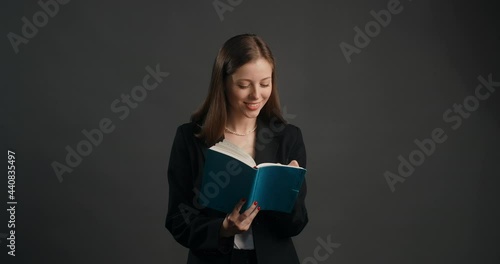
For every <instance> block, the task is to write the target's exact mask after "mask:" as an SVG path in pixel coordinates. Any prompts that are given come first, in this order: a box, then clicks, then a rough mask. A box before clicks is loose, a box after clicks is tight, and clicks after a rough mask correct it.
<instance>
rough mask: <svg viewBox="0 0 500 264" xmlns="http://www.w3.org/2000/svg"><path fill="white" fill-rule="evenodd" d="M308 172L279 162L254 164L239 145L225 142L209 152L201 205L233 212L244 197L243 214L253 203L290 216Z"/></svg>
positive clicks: (200, 196) (200, 197)
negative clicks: (255, 202)
mask: <svg viewBox="0 0 500 264" xmlns="http://www.w3.org/2000/svg"><path fill="white" fill-rule="evenodd" d="M305 175H306V169H304V168H301V167H293V166H288V165H283V164H278V163H262V164H259V165H256V164H255V161H254V160H253V159H252V157H251V156H250V155H249V154H247V153H246V152H244V151H243V150H242V149H241V148H239V147H238V146H236V145H234V144H232V143H230V142H228V141H227V140H224V141H222V142H219V143H217V144H216V145H214V146H213V147H211V148H209V149H207V151H206V154H205V166H204V169H203V179H202V184H201V189H200V195H199V196H198V202H199V203H200V205H202V206H205V207H209V208H212V209H215V210H218V211H221V212H225V213H230V212H231V211H233V209H234V206H235V205H236V204H237V203H238V202H239V201H240V199H241V198H245V199H246V200H247V202H246V203H245V205H243V207H242V211H244V210H246V209H248V208H249V207H250V206H251V204H252V203H253V202H254V201H257V202H258V205H259V206H260V208H261V210H271V211H279V212H285V213H290V212H291V211H292V209H293V206H294V204H295V201H296V199H297V196H298V194H299V190H300V187H301V186H302V183H303V181H304V177H305Z"/></svg>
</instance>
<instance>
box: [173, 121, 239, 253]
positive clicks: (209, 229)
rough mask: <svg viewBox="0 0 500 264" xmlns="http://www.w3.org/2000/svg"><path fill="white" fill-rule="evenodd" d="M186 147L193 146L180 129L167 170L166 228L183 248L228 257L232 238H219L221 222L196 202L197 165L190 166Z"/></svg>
mask: <svg viewBox="0 0 500 264" xmlns="http://www.w3.org/2000/svg"><path fill="white" fill-rule="evenodd" d="M186 130H188V129H186ZM189 147H194V145H193V143H191V144H189V143H188V141H187V140H186V136H185V132H184V131H183V130H182V126H180V127H178V128H177V131H176V135H175V138H174V142H173V144H172V150H171V153H170V160H169V164H168V169H167V176H168V184H169V201H168V212H167V217H166V222H165V226H166V228H167V229H168V230H169V231H170V233H171V234H172V235H173V237H174V239H175V240H176V241H177V242H178V243H180V244H181V245H183V246H184V247H187V248H190V249H192V250H196V251H203V252H204V253H210V252H214V253H217V251H220V252H223V253H227V252H228V251H229V250H230V249H231V248H232V246H233V241H234V237H231V238H221V237H220V236H219V231H220V228H221V226H222V222H223V220H224V218H223V217H213V216H207V215H206V213H204V209H203V208H202V207H201V206H199V205H198V203H197V202H196V200H195V199H196V196H195V192H194V190H195V188H194V175H193V173H194V172H193V171H194V170H193V166H196V165H194V163H195V162H192V161H193V160H192V159H193V158H194V155H195V154H192V152H191V155H190V152H189Z"/></svg>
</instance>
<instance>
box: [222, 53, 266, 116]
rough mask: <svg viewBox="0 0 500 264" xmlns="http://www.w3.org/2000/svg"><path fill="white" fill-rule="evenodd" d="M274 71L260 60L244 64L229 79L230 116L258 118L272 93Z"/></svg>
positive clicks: (264, 61)
mask: <svg viewBox="0 0 500 264" xmlns="http://www.w3.org/2000/svg"><path fill="white" fill-rule="evenodd" d="M272 73H273V69H272V66H271V64H270V63H269V62H268V61H267V60H266V59H263V58H259V59H256V60H253V61H250V62H249V63H247V64H244V65H243V66H241V67H240V68H238V69H237V70H236V72H234V73H233V74H232V75H231V76H229V78H228V83H227V86H228V87H227V88H228V93H227V95H228V100H229V115H231V116H233V117H237V118H245V117H246V118H256V117H257V116H258V115H259V112H260V110H261V109H262V107H264V105H265V104H266V102H267V100H268V99H269V96H270V95H271V91H272V88H273V87H272V79H271V76H272Z"/></svg>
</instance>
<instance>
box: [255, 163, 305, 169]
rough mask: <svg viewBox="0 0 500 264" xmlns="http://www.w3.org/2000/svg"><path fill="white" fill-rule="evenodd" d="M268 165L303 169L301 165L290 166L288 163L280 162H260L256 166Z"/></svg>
mask: <svg viewBox="0 0 500 264" xmlns="http://www.w3.org/2000/svg"><path fill="white" fill-rule="evenodd" d="M268 166H281V167H289V168H296V169H303V168H302V167H296V166H290V165H286V164H281V163H271V162H264V163H261V164H259V165H257V168H262V167H268Z"/></svg>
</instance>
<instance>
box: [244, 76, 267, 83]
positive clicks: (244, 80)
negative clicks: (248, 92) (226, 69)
mask: <svg viewBox="0 0 500 264" xmlns="http://www.w3.org/2000/svg"><path fill="white" fill-rule="evenodd" d="M270 78H271V77H266V78H264V79H262V80H261V81H263V80H267V79H270ZM236 81H249V82H251V81H252V80H250V79H238V80H236Z"/></svg>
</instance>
